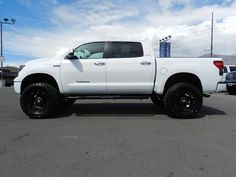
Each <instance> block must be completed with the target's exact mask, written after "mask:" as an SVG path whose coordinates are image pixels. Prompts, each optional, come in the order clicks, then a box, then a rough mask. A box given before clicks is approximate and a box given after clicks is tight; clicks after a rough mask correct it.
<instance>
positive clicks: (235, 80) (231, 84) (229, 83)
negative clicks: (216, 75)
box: [225, 71, 236, 94]
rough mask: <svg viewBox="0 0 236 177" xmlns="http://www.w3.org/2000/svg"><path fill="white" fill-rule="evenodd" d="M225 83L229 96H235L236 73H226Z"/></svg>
mask: <svg viewBox="0 0 236 177" xmlns="http://www.w3.org/2000/svg"><path fill="white" fill-rule="evenodd" d="M225 82H226V88H227V91H228V92H229V94H236V71H234V72H230V73H228V74H227V75H226V80H225Z"/></svg>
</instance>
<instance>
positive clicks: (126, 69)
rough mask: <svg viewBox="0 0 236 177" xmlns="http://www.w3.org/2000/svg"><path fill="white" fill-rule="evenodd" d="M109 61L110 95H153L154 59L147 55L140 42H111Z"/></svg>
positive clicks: (108, 83) (108, 79) (108, 86)
mask: <svg viewBox="0 0 236 177" xmlns="http://www.w3.org/2000/svg"><path fill="white" fill-rule="evenodd" d="M108 53H109V54H108V59H107V69H106V74H107V90H108V93H109V94H151V93H152V89H153V84H154V69H155V68H154V67H155V63H154V58H153V55H147V54H145V52H144V50H143V45H142V43H140V42H110V43H109V52H108Z"/></svg>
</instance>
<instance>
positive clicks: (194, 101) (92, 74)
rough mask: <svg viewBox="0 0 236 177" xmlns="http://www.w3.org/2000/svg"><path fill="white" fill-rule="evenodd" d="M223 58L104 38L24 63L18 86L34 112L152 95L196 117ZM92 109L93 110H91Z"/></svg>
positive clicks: (175, 111) (40, 114)
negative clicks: (169, 53) (162, 53)
mask: <svg viewBox="0 0 236 177" xmlns="http://www.w3.org/2000/svg"><path fill="white" fill-rule="evenodd" d="M223 68H224V63H223V61H222V60H221V59H219V58H217V59H216V58H155V57H154V51H153V48H152V45H151V44H150V43H149V42H146V41H129V42H127V41H102V42H90V43H85V44H83V45H80V46H78V47H77V48H75V49H73V50H71V51H69V52H68V53H66V54H64V55H63V56H61V57H57V58H52V59H39V60H33V61H29V62H27V63H26V64H25V65H23V66H21V71H20V72H19V75H18V77H17V78H16V79H15V80H14V88H15V91H16V92H17V93H20V94H21V97H20V104H21V107H22V110H23V111H24V112H25V113H26V114H27V115H28V116H29V117H30V118H45V117H49V116H50V115H52V114H53V113H54V111H56V109H55V108H57V107H58V106H60V107H63V106H66V105H67V106H68V105H70V104H73V103H74V102H75V100H76V99H80V98H81V99H82V98H88V99H89V98H90V99H91V98H94V99H99V98H102V99H105V98H110V99H114V98H115V99H119V98H126V99H149V98H151V100H152V101H153V102H154V103H155V104H157V105H160V106H164V107H165V108H166V110H167V113H168V114H169V116H172V117H178V118H192V117H194V116H196V114H197V113H198V112H199V110H200V109H201V106H202V101H203V96H208V95H209V94H210V93H213V92H215V91H216V90H217V86H218V83H219V81H221V79H222V74H223ZM91 111H92V110H91Z"/></svg>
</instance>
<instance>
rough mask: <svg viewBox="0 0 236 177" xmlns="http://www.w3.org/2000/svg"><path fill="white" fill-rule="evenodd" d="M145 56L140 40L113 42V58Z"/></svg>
mask: <svg viewBox="0 0 236 177" xmlns="http://www.w3.org/2000/svg"><path fill="white" fill-rule="evenodd" d="M142 56H143V47H142V44H141V43H140V42H112V44H111V58H136V57H142Z"/></svg>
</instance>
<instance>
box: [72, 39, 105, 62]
mask: <svg viewBox="0 0 236 177" xmlns="http://www.w3.org/2000/svg"><path fill="white" fill-rule="evenodd" d="M104 47H105V43H104V42H94V43H88V44H84V45H82V46H80V47H78V48H77V49H75V51H74V55H75V56H77V57H78V58H79V59H101V58H104Z"/></svg>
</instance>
